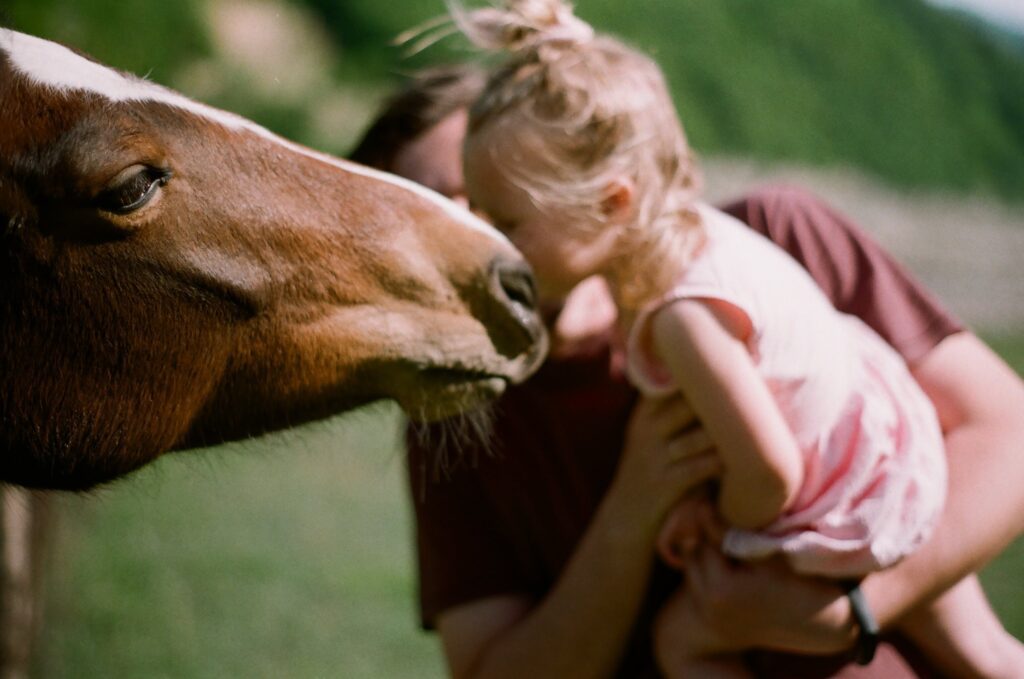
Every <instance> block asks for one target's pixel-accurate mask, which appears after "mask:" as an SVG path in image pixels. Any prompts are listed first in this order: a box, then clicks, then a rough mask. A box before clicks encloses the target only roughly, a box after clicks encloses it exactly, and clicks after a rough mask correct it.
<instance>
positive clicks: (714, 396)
mask: <svg viewBox="0 0 1024 679" xmlns="http://www.w3.org/2000/svg"><path fill="white" fill-rule="evenodd" d="M749 326H750V324H749V321H748V320H747V318H746V316H745V314H743V313H742V312H741V311H739V310H738V309H737V308H736V307H733V306H732V305H730V304H728V303H726V302H721V301H718V300H712V299H682V300H678V301H676V302H673V303H671V304H668V305H666V306H665V307H664V308H662V309H660V310H659V311H658V312H657V313H656V314H655V316H654V318H653V319H652V324H651V329H652V340H653V350H654V353H655V355H656V356H657V357H658V358H659V359H660V360H661V361H662V362H663V363H664V364H665V366H666V367H667V368H668V369H669V371H670V372H671V374H672V376H673V377H674V378H675V380H676V383H677V384H678V385H679V387H680V389H681V390H682V392H683V394H684V395H685V396H686V399H687V401H688V402H689V403H690V405H691V406H692V407H693V409H694V412H696V413H697V415H698V417H699V418H700V420H701V422H702V423H703V424H704V428H705V430H706V431H707V432H708V434H710V436H711V439H712V440H713V441H714V442H715V444H716V445H717V447H718V452H719V455H720V456H721V458H722V468H723V471H722V480H721V489H720V495H719V498H718V508H719V511H720V512H721V513H722V516H723V517H724V518H725V520H726V521H728V522H729V523H730V524H732V525H734V526H736V527H738V528H759V527H761V526H764V525H766V524H767V523H769V522H770V521H772V520H773V519H775V518H776V517H777V516H778V515H779V514H780V513H781V512H782V510H783V509H785V508H786V507H787V506H788V505H789V504H790V503H791V501H792V500H793V498H794V497H795V496H796V493H797V491H798V490H799V488H800V484H801V483H802V481H803V464H802V460H801V455H800V450H799V448H798V447H797V443H796V439H795V438H794V437H793V433H792V432H791V431H790V429H789V426H788V425H787V423H786V421H785V419H784V418H783V417H782V413H781V412H779V408H778V406H777V405H776V403H775V400H774V398H773V397H772V395H771V393H770V392H769V390H768V386H767V385H766V384H765V383H764V380H762V379H761V376H760V375H759V374H758V373H757V370H756V368H755V366H754V362H753V359H752V357H751V356H750V353H749V352H748V351H747V348H746V346H745V344H744V340H745V339H746V337H747V336H748V335H749V333H750V327H749Z"/></svg>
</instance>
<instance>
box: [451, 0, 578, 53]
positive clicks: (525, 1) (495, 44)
mask: <svg viewBox="0 0 1024 679" xmlns="http://www.w3.org/2000/svg"><path fill="white" fill-rule="evenodd" d="M449 7H450V9H451V14H452V17H453V18H454V20H455V23H456V24H457V25H458V26H459V28H460V29H461V30H462V32H463V33H464V34H465V35H466V37H467V38H468V39H469V40H470V41H471V42H472V43H473V44H474V45H476V46H477V47H480V48H483V49H489V50H504V51H509V52H513V53H525V52H531V51H539V50H541V49H543V48H544V47H548V46H551V47H571V46H574V45H581V44H584V43H587V42H589V41H591V40H592V39H593V38H594V29H593V28H592V27H591V26H590V24H588V23H587V22H585V21H583V20H582V19H580V18H579V17H577V16H576V15H575V14H573V11H572V5H570V4H569V3H566V2H563V1H562V0H505V2H504V6H503V7H501V8H499V7H485V8H481V9H475V10H468V11H467V10H466V9H464V8H463V7H461V6H460V5H458V4H456V3H454V2H451V3H449Z"/></svg>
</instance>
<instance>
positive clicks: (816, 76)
mask: <svg viewBox="0 0 1024 679" xmlns="http://www.w3.org/2000/svg"><path fill="white" fill-rule="evenodd" d="M1022 7H1024V5H1021V3H1020V2H1019V0H1005V1H1004V2H1001V1H1000V0H942V1H941V2H939V1H938V0H936V2H925V1H923V0H788V1H787V2H784V3H781V2H779V3H776V2H771V3H769V2H763V1H762V0H718V1H716V2H708V1H707V0H635V1H634V2H630V3H621V2H615V1H614V0H578V2H577V11H578V13H579V14H580V15H581V16H582V17H584V18H585V19H587V20H589V21H591V22H592V23H593V24H594V25H595V26H596V27H597V28H598V29H600V30H606V31H611V32H613V33H615V34H617V35H619V36H620V37H623V38H626V39H627V40H628V41H630V42H631V43H633V44H634V45H636V46H638V47H640V48H642V49H644V50H646V51H648V52H649V53H651V54H652V55H653V56H654V57H655V58H656V59H657V60H658V61H659V62H660V63H661V65H662V66H663V68H664V70H665V71H666V74H667V75H668V77H669V80H670V82H671V85H672V87H673V91H674V94H675V97H676V101H677V104H678V107H679V110H680V112H681V115H682V119H683V122H684V124H685V125H686V127H687V130H688V133H689V135H690V138H691V141H692V143H693V145H694V146H695V147H696V148H697V149H698V151H699V152H700V153H701V155H702V156H703V158H704V162H705V166H706V174H707V183H708V191H709V193H710V196H711V197H712V198H724V197H729V196H731V195H735V194H737V193H739V192H740V191H742V190H744V189H746V188H750V187H752V186H754V185H756V184H760V183H764V182H768V181H780V180H781V181H788V182H796V183H799V184H802V185H805V186H807V187H809V188H811V189H812V190H814V191H816V192H818V193H819V194H821V195H823V196H824V197H825V199H826V200H828V201H829V202H831V203H833V204H834V205H836V206H837V207H838V208H840V209H841V210H842V211H844V212H846V213H847V214H849V215H851V216H853V217H854V219H855V220H856V221H858V222H859V223H860V224H862V225H863V226H864V227H866V228H867V229H868V230H869V231H871V232H872V233H874V234H875V236H876V237H877V238H878V239H879V240H881V241H882V242H883V244H885V245H886V246H887V247H888V248H890V250H892V251H893V252H894V253H896V255H897V256H898V258H900V259H901V260H902V261H903V262H904V263H906V264H907V265H908V266H909V267H910V268H911V269H912V270H913V271H915V272H916V273H917V274H918V275H919V276H920V277H921V278H922V279H924V281H925V282H926V283H927V284H928V285H929V286H930V287H931V288H932V289H933V290H935V291H936V292H937V293H938V294H939V295H940V297H942V298H943V299H944V300H945V301H946V302H947V303H948V304H949V306H950V307H951V308H952V309H953V310H954V311H955V312H956V313H957V314H959V315H960V316H961V317H962V318H963V319H965V320H966V321H967V322H968V324H969V325H971V327H972V328H974V329H975V330H976V331H978V332H979V333H980V334H981V335H982V336H983V337H985V338H986V339H987V340H989V341H990V342H991V343H992V344H993V346H994V347H995V348H996V349H997V350H998V351H999V352H1000V353H1001V354H1002V355H1003V356H1004V357H1005V358H1006V359H1007V360H1008V361H1010V363H1011V364H1012V365H1014V367H1015V368H1016V369H1017V370H1018V372H1020V371H1024V311H1022V300H1024V270H1022V264H1021V261H1022V259H1024V10H1022ZM443 10H444V7H443V3H442V1H441V0H388V1H387V2H381V1H380V0H177V1H176V2H153V1H152V0H3V4H2V5H0V12H3V13H4V14H5V15H6V16H5V17H4V18H3V21H4V23H6V25H7V26H9V27H11V28H14V29H17V30H22V31H25V32H30V33H34V34H36V35H39V36H42V37H46V38H50V39H54V40H58V41H61V42H64V43H66V44H69V45H73V46H75V47H77V48H79V49H82V50H84V51H86V52H88V53H90V54H92V55H93V56H94V57H96V58H97V59H99V60H100V61H103V62H105V63H107V64H110V65H113V66H117V67H119V68H122V69H126V70H129V71H133V72H135V73H138V74H144V75H147V76H148V77H149V78H151V79H152V80H154V81H157V82H160V83H162V84H165V85H169V86H171V87H173V88H176V89H178V90H181V91H182V92H184V93H185V94H187V95H189V96H191V97H193V98H196V99H200V100H203V101H206V102H208V103H211V104H214V105H216V106H220V107H222V108H226V109H230V110H233V111H236V112H238V113H241V114H243V115H245V116H248V117H250V118H253V119H255V120H256V121H258V122H260V123H262V124H263V125H265V126H267V127H269V128H270V129H272V130H274V131H276V132H279V133H281V134H283V135H285V136H288V137H291V138H293V139H296V140H298V141H301V142H303V143H306V144H309V145H311V146H314V147H316V148H319V149H322V150H326V151H330V152H333V153H336V154H341V155H343V154H345V153H346V152H347V151H348V150H349V149H350V147H351V145H352V144H353V142H354V141H355V140H356V139H357V138H358V135H359V134H360V132H361V131H362V129H363V128H364V127H365V125H366V124H367V122H368V121H369V119H370V117H371V116H372V115H373V113H374V111H375V109H376V107H377V106H378V104H379V103H380V101H381V99H382V97H383V96H384V95H386V94H387V93H388V92H389V91H390V89H391V88H392V87H393V86H394V85H395V84H396V83H397V82H398V79H399V77H400V75H401V74H402V73H404V72H409V71H412V70H415V69H416V68H419V67H422V66H425V65H428V64H430V63H437V62H443V61H450V60H453V59H462V58H466V56H467V53H466V51H465V50H464V48H463V46H462V45H461V43H460V42H459V41H457V40H449V41H446V42H445V43H442V44H440V45H437V46H435V47H432V48H430V49H429V50H427V51H426V52H425V53H422V54H420V55H417V56H416V57H414V58H406V57H403V54H402V52H403V50H402V48H400V47H396V46H394V45H392V44H391V40H392V38H393V37H394V36H396V35H397V34H398V33H399V32H401V31H403V30H405V29H407V28H409V27H411V26H414V25H416V24H418V23H420V22H423V21H425V20H428V19H430V18H433V17H435V16H437V15H438V14H440V13H442V12H443ZM401 426H402V424H401V420H400V416H399V415H398V413H397V412H396V411H395V410H394V408H392V407H390V406H387V405H382V406H376V407H373V408H371V409H368V410H364V411H362V412H358V413H355V414H354V415H351V416H347V417H345V418H340V419H336V420H332V421H328V422H324V423H319V424H316V425H312V426H309V427H305V428H302V429H299V430H295V431H292V432H288V433H286V434H282V435H278V436H273V437H267V438H263V439H260V440H257V441H252V442H247V443H243V444H237V445H231V446H224V447H222V448H221V449H219V450H216V451H210V452H206V451H204V454H202V455H195V454H184V455H176V456H170V457H166V458H164V459H163V461H161V462H159V463H157V464H156V465H153V466H151V467H149V468H147V469H146V470H144V471H143V472H141V473H139V474H136V475H135V476H134V477H132V478H130V479H128V480H126V481H123V482H120V483H116V484H114V485H112V486H110V487H107V488H104V489H102V490H100V491H97V492H94V493H91V494H89V495H87V496H60V497H59V498H58V500H57V504H58V508H57V509H58V511H57V514H58V516H57V524H56V525H57V536H56V539H55V541H54V544H53V545H52V548H51V551H50V559H49V572H48V579H47V593H46V594H47V598H46V609H45V625H44V628H43V634H42V638H41V642H40V646H39V650H38V652H37V654H36V660H35V672H34V676H39V677H83V678H86V677H104V678H107V677H152V678H157V677H183V678H184V677H188V678H190V679H199V678H205V677H236V676H245V677H412V676H415V677H435V676H442V671H443V663H442V660H441V656H440V652H439V649H438V648H437V647H436V645H435V643H434V641H433V639H431V638H430V637H427V636H425V635H424V634H422V633H421V632H419V630H418V620H417V616H416V609H415V605H414V601H415V583H414V580H413V577H412V558H413V556H412V552H411V547H410V530H411V529H410V517H409V509H408V503H407V500H406V499H405V497H406V493H405V488H404V485H403V484H404V481H403V468H402V464H403V462H402V453H401V448H400V431H401ZM1021 573H1024V543H1018V544H1016V545H1014V546H1013V547H1012V548H1011V549H1009V550H1008V551H1007V552H1006V553H1005V554H1004V555H1003V556H1002V557H1001V558H1000V559H999V560H997V561H996V562H995V563H994V564H992V565H991V566H990V567H989V568H988V569H987V570H986V571H985V572H984V573H983V581H984V583H985V586H986V588H987V590H988V592H989V594H990V596H991V598H992V600H993V604H994V605H995V607H996V608H997V610H998V611H999V612H1000V614H1001V616H1002V617H1003V619H1004V621H1005V622H1006V624H1007V626H1008V627H1009V628H1010V630H1011V631H1013V632H1014V633H1015V634H1016V635H1017V636H1018V637H1024V579H1022V576H1021V575H1020V574H1021Z"/></svg>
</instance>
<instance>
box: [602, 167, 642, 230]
mask: <svg viewBox="0 0 1024 679" xmlns="http://www.w3.org/2000/svg"><path fill="white" fill-rule="evenodd" d="M603 193H604V198H602V199H601V214H602V215H603V216H604V217H605V219H607V220H608V221H612V222H618V221H624V220H625V219H626V218H628V217H629V216H630V215H631V214H632V212H633V199H634V196H635V194H636V189H635V187H634V185H633V180H632V179H630V178H629V177H616V178H615V179H613V180H612V181H610V182H608V184H607V185H606V186H605V187H604V192H603Z"/></svg>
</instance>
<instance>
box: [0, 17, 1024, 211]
mask: <svg viewBox="0 0 1024 679" xmlns="http://www.w3.org/2000/svg"><path fill="white" fill-rule="evenodd" d="M222 4H224V3H222ZM290 4H292V5H293V6H301V7H303V8H304V9H305V10H306V11H307V12H309V13H310V14H311V15H312V17H313V19H314V21H316V22H317V23H318V24H320V26H322V27H323V28H324V29H325V32H326V35H327V36H328V37H329V39H330V40H331V41H332V42H333V45H332V46H331V54H330V58H329V60H328V61H326V62H325V63H324V68H325V70H327V71H330V72H331V75H332V76H333V81H334V82H335V83H344V84H346V85H348V86H350V85H351V84H352V83H358V84H360V86H361V87H364V88H365V87H367V86H369V87H370V88H371V91H372V92H375V93H376V96H379V94H380V93H382V92H383V91H385V89H386V87H387V86H389V85H390V84H391V83H392V82H393V81H394V80H395V74H396V73H398V72H400V71H402V70H409V69H411V68H414V67H416V66H417V65H422V64H424V63H426V62H430V61H439V60H447V59H452V58H463V57H465V52H464V51H462V50H460V44H459V41H458V40H449V41H448V42H447V43H446V44H444V45H441V46H439V47H436V48H432V49H431V50H428V52H427V54H425V55H421V56H420V57H417V58H416V59H411V60H403V59H402V58H401V50H399V49H397V48H394V47H389V46H388V44H387V43H388V41H389V40H390V39H391V38H392V37H393V36H394V35H396V34H397V33H398V32H400V31H401V30H403V29H406V28H408V27H410V26H412V25H415V24H417V23H419V22H421V21H424V20H426V19H428V18H431V17H434V16H436V15H438V14H439V13H441V12H442V11H443V2H442V0H430V1H424V0H390V1H389V2H380V0H292V2H291V3H290ZM467 4H473V3H467ZM5 5H8V10H7V11H8V13H9V15H10V23H11V24H12V25H13V26H15V27H18V28H22V29H24V30H29V31H31V32H36V33H40V34H42V35H46V36H50V37H55V38H58V39H61V40H65V41H69V42H72V43H74V44H76V45H78V46H80V47H82V48H84V49H87V50H89V51H91V52H93V53H94V54H96V55H97V56H99V57H100V58H101V59H103V60H105V61H108V62H112V63H115V64H117V65H119V66H122V67H125V68H129V69H131V70H134V71H137V72H149V71H152V73H153V77H154V78H155V79H157V80H160V81H162V82H169V83H171V84H175V83H176V76H177V75H179V74H180V73H181V71H182V70H183V69H184V68H185V67H186V66H187V65H188V64H187V63H186V62H188V61H189V60H192V61H196V60H200V59H203V58H206V57H207V55H208V53H209V51H210V49H211V47H210V42H211V41H210V33H211V31H212V29H211V27H210V25H209V23H208V22H207V20H206V17H207V14H205V13H204V10H203V8H204V7H205V6H206V1H205V0H185V1H183V2H177V3H173V4H166V3H153V2H145V1H143V0H6V2H5ZM577 11H578V13H579V14H580V15H581V16H583V17H584V18H586V19H588V20H590V21H591V22H592V23H593V24H594V25H595V26H597V27H598V28H599V29H601V30H606V31H611V32H613V33H616V34H617V35H620V36H622V37H624V38H626V39H628V40H629V41H631V42H632V43H633V44H635V45H637V46H638V47H641V48H642V49H644V50H647V51H649V52H650V53H652V54H653V55H654V56H655V57H656V58H657V59H658V60H659V62H660V63H661V64H662V65H663V67H664V69H665V71H666V73H667V74H668V77H669V80H670V82H671V84H672V87H673V89H674V93H675V95H676V100H677V102H678V106H679V109H680V111H681V112H682V116H683V119H684V122H685V123H686V126H687V128H688V130H689V132H690V135H691V138H692V140H693V143H694V145H695V146H696V147H697V148H698V149H699V150H700V151H701V152H702V153H704V154H717V153H728V154H741V155H753V156H756V157H758V158H761V159H779V160H786V161H793V162H807V163H813V164H828V165H834V164H852V165H857V166H860V167H862V168H864V169H866V170H868V171H870V172H872V173H874V174H876V175H879V176H881V177H882V178H884V179H886V180H887V181H890V182H892V183H895V184H898V185H903V186H911V187H945V188H955V189H963V190H980V191H983V192H991V193H994V194H997V195H999V196H1002V197H1004V198H1009V199H1012V200H1015V201H1020V200H1024V56H1022V53H1021V52H1020V51H1019V50H1014V49H1012V48H1011V47H1009V46H1008V43H1007V42H1006V41H1005V40H997V39H995V38H994V37H993V36H992V34H991V32H989V31H988V30H986V29H984V28H982V27H981V26H979V25H978V24H977V23H976V22H973V21H970V20H967V19H965V18H964V17H963V16H962V15H959V14H956V13H951V12H946V11H943V10H939V9H936V8H934V7H931V6H928V5H925V4H924V3H923V2H922V1H921V0H787V2H764V1H763V0H718V1H717V2H703V1H701V0H638V1H637V2H633V3H628V4H623V3H621V2H615V1H614V0H578V2H577ZM253 39H259V38H258V37H254V38H253ZM182 82H185V83H188V82H192V81H188V80H185V81H182ZM179 86H181V85H179ZM222 90H223V91H216V90H215V91H213V92H212V93H206V92H205V91H200V92H196V93H195V94H198V95H200V96H203V97H204V98H207V99H213V100H214V102H213V103H220V104H222V105H225V106H230V107H231V108H234V109H236V110H239V111H240V112H242V113H245V114H248V115H250V116H252V117H255V118H257V119H259V120H260V121H261V122H264V123H265V124H267V125H269V126H271V127H274V128H275V129H278V130H279V131H281V132H283V133H285V134H288V135H290V136H294V137H298V138H300V139H301V140H303V141H307V142H309V143H313V144H316V145H318V146H321V147H326V148H328V149H330V150H333V151H335V152H343V151H345V150H347V148H348V145H349V144H350V143H351V141H352V139H353V138H354V137H355V135H356V134H357V133H358V130H359V129H360V128H361V127H362V126H363V125H364V124H365V122H366V121H365V117H366V116H368V115H369V112H370V108H369V107H368V106H366V103H367V102H366V101H365V100H366V99H367V97H364V96H357V97H355V98H357V99H361V100H363V101H362V103H363V108H362V109H360V110H359V111H358V112H357V113H355V114H352V113H349V114H347V115H346V116H344V122H343V124H341V125H340V126H339V125H334V126H332V127H331V128H330V132H329V134H323V133H322V132H319V133H318V131H317V129H316V124H315V122H316V119H317V117H318V116H320V114H319V113H318V112H317V111H315V110H313V108H314V107H313V105H312V104H310V105H309V106H307V107H306V108H303V107H302V106H299V105H296V104H295V103H294V102H292V103H290V104H288V105H282V104H281V103H280V102H279V101H277V99H276V98H275V97H274V96H273V93H272V92H271V93H262V94H261V93H260V92H258V91H256V92H253V91H251V88H246V87H238V86H236V87H234V88H231V87H223V88H222ZM369 99H370V100H371V101H370V103H372V100H375V97H369ZM320 117H322V116H320Z"/></svg>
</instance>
